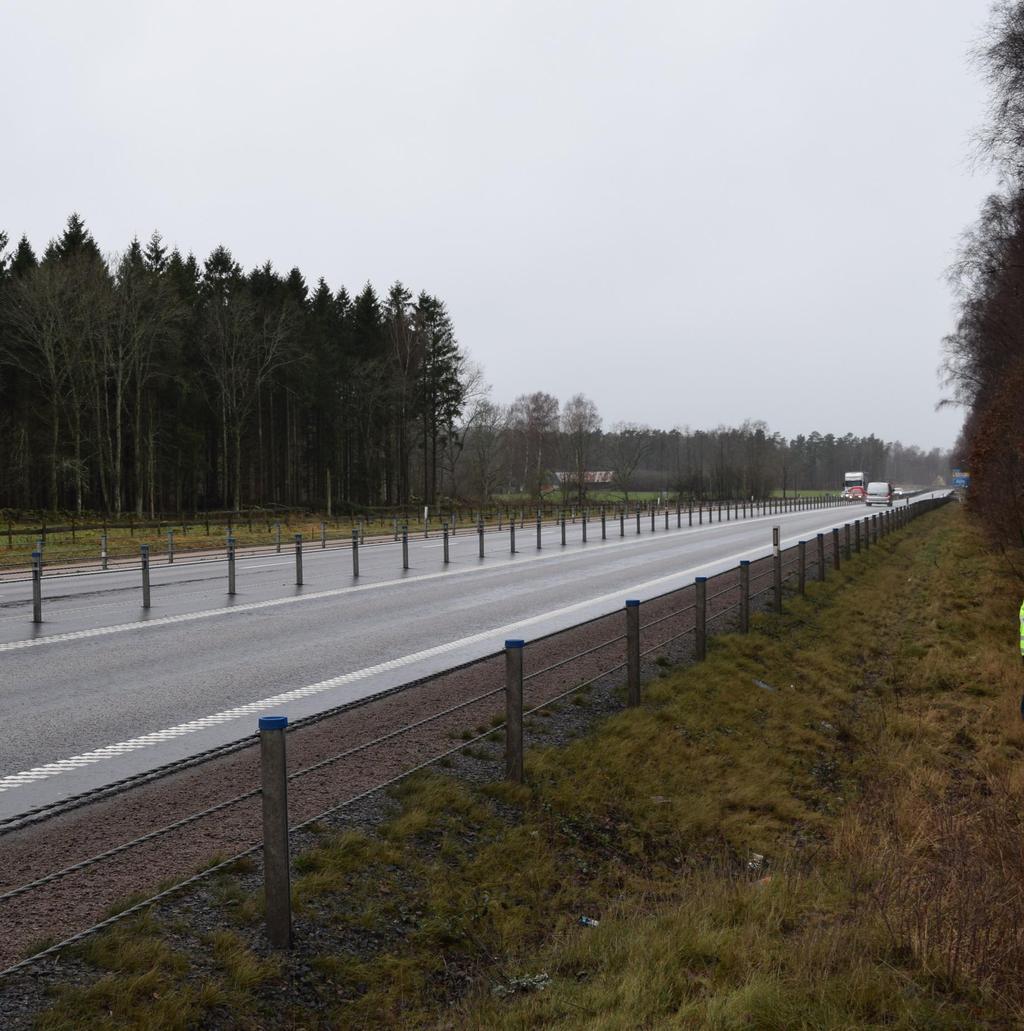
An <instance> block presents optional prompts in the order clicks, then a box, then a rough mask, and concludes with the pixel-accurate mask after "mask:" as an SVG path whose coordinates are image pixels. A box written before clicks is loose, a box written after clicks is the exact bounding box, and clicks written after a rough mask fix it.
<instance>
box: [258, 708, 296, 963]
mask: <svg viewBox="0 0 1024 1031" xmlns="http://www.w3.org/2000/svg"><path fill="white" fill-rule="evenodd" d="M287 726H288V717H287V716H261V717H260V721H259V728H260V786H261V788H262V791H261V792H260V794H261V795H262V801H263V895H264V899H265V901H266V911H267V938H268V940H269V941H270V944H271V946H272V947H273V948H275V949H290V948H291V947H292V889H291V870H290V862H289V855H288V762H287V757H286V754H285V728H286V727H287Z"/></svg>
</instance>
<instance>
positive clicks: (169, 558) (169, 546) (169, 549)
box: [167, 530, 174, 565]
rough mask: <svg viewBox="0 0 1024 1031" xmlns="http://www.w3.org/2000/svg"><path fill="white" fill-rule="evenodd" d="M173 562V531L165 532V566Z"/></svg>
mask: <svg viewBox="0 0 1024 1031" xmlns="http://www.w3.org/2000/svg"><path fill="white" fill-rule="evenodd" d="M173 562H174V531H173V530H168V531H167V564H168V565H171V563H173Z"/></svg>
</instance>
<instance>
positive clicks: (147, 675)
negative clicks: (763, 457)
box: [0, 505, 878, 818]
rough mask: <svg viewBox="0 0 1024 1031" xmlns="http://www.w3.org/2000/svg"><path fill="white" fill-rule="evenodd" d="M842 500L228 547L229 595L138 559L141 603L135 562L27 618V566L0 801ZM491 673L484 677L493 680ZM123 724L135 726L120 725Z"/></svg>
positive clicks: (68, 591) (563, 616) (745, 551)
mask: <svg viewBox="0 0 1024 1031" xmlns="http://www.w3.org/2000/svg"><path fill="white" fill-rule="evenodd" d="M877 511H878V510H877V509H872V510H866V509H865V508H864V506H862V505H856V506H849V507H842V508H827V509H820V510H811V511H804V512H796V513H787V514H776V515H768V516H756V517H753V518H747V519H746V520H741V521H739V522H736V521H732V522H723V523H717V522H716V523H714V524H713V525H707V524H705V525H704V526H702V527H697V526H694V527H693V528H688V527H687V526H686V515H685V513H684V514H683V518H682V522H683V526H682V528H681V529H676V525H675V524H676V517H675V513H674V512H673V513H671V514H670V522H669V525H670V529H669V530H667V531H666V530H665V529H664V519H663V517H662V516H661V515H660V514H659V516H658V518H657V521H656V526H657V529H656V530H655V531H654V532H653V533H652V532H651V527H650V518H649V516H648V517H647V518H646V519H643V520H642V521H641V526H642V533H641V534H640V535H639V536H638V535H637V533H636V523H635V521H632V522H629V521H627V523H626V528H625V532H626V535H625V537H620V536H619V524H618V522H617V521H615V522H612V521H611V520H609V522H608V530H607V532H608V539H607V540H601V527H600V521H599V520H591V522H590V524H589V528H588V531H589V532H588V536H589V540H588V542H587V543H585V544H584V543H583V542H582V540H581V536H582V532H581V531H582V527H581V524H580V523H579V522H577V523H576V525H574V526H573V525H569V526H568V527H567V538H568V543H567V545H566V546H565V547H562V545H561V540H560V532H559V530H558V528H557V527H554V526H546V527H545V528H544V532H543V548H542V549H541V550H539V551H538V550H537V547H536V530H535V527H534V526H533V525H531V524H529V523H527V525H526V527H525V528H523V529H520V530H517V533H516V544H517V554H515V555H512V554H510V546H509V545H510V540H509V531H508V528H507V527H506V529H505V530H504V532H502V533H498V532H491V533H488V534H487V539H486V551H487V555H486V557H485V558H484V559H483V560H481V559H480V558H479V557H478V553H477V549H478V542H477V537H476V534H475V532H472V531H470V532H465V531H460V533H459V535H458V536H457V537H454V538H453V539H452V540H451V542H450V548H451V562H450V563H449V564H448V565H447V566H444V565H442V544H441V540H440V539H439V538H434V537H432V538H430V539H428V540H426V541H424V540H416V541H410V543H409V557H410V568H409V570H408V571H403V569H402V556H401V546H400V545H396V544H392V543H385V544H376V545H369V546H366V547H364V548H362V549H360V574H361V575H360V577H359V579H358V580H355V579H354V578H353V576H352V565H351V553H350V552H349V550H348V549H329V550H326V551H322V550H321V549H320V548H319V545H318V544H314V545H312V546H311V545H310V544H308V543H307V544H306V546H305V548H304V551H303V573H304V585H303V586H301V587H299V586H296V584H295V561H294V555H293V554H292V552H291V549H290V548H287V547H286V548H285V550H284V551H283V553H282V554H281V555H280V556H278V555H274V554H270V555H266V554H263V555H258V556H252V557H240V558H239V559H238V561H237V594H236V595H235V596H234V597H233V598H229V597H228V596H227V594H226V591H227V581H226V562H225V561H223V560H221V561H213V562H210V561H207V562H203V563H193V564H185V563H175V564H174V565H163V564H159V563H157V564H154V565H153V566H152V569H151V580H152V607H151V608H150V609H149V610H148V612H144V611H143V610H142V608H141V605H142V591H141V574H140V572H139V570H138V569H129V570H113V569H112V570H109V571H107V572H104V573H97V574H94V575H85V576H82V575H79V576H59V575H57V576H47V577H46V578H45V580H44V585H43V586H44V589H43V617H44V622H43V624H42V625H40V626H35V625H33V624H32V622H31V616H32V608H31V588H30V585H29V584H28V583H25V582H22V583H7V584H2V585H0V698H2V700H3V715H4V724H5V728H4V734H3V736H2V738H0V742H2V744H0V818H3V817H6V816H10V815H14V814H16V813H19V812H24V811H26V810H28V809H31V808H34V807H36V806H39V805H43V804H49V803H51V802H53V801H56V800H59V799H60V798H63V797H66V796H68V795H70V794H74V793H76V792H79V791H83V790H88V789H90V788H92V787H97V786H100V785H102V784H107V783H110V782H112V781H115V780H118V779H120V778H122V777H125V776H128V775H130V774H134V773H137V772H140V771H143V770H147V769H151V768H153V767H155V766H158V765H161V764H162V763H166V762H169V761H172V760H174V759H177V758H181V757H184V756H187V755H191V754H195V753H196V752H199V751H202V750H204V749H207V748H210V747H213V746H215V745H217V744H221V743H224V742H227V741H232V740H235V739H237V738H239V737H242V736H245V735H247V734H250V733H252V732H253V730H254V729H255V725H256V718H257V716H258V715H259V714H263V713H266V712H275V713H285V714H287V715H288V716H289V717H291V718H293V719H294V718H297V717H299V716H302V715H307V714H310V713H313V712H317V711H322V710H323V709H326V708H330V707H331V706H334V705H338V704H341V703H343V702H346V701H350V700H352V699H355V698H360V697H365V696H366V695H368V694H373V693H376V692H378V691H380V690H382V689H385V688H387V687H391V686H394V685H397V684H401V683H405V682H408V681H410V680H413V679H415V678H417V677H420V676H423V675H425V674H427V673H431V672H435V671H437V670H439V669H444V668H446V667H449V666H452V665H455V664H456V663H459V662H464V661H466V660H468V659H471V658H474V657H477V656H480V655H485V654H488V653H490V652H494V651H497V650H499V649H500V648H501V647H502V644H503V641H504V639H505V638H506V637H523V638H527V639H529V638H531V637H537V636H539V635H541V634H544V633H548V632H550V631H552V630H556V629H560V628H562V627H565V626H569V625H572V624H574V623H578V622H580V621H581V620H584V619H587V618H589V617H591V616H594V615H598V614H600V613H603V612H608V611H611V610H613V609H615V608H617V607H619V606H621V605H622V603H623V602H624V601H625V599H626V598H627V597H638V598H641V599H644V598H649V597H652V596H654V595H657V594H660V593H663V592H665V591H668V590H671V589H673V588H676V587H680V586H683V585H685V584H687V583H689V582H691V581H692V579H693V577H694V576H695V575H712V574H714V573H715V572H718V571H720V570H722V569H725V568H728V567H731V566H734V565H735V564H736V563H737V562H738V561H739V560H740V559H742V558H749V559H753V558H757V557H759V556H761V555H764V554H765V553H767V552H768V551H769V550H770V545H771V528H772V526H773V525H779V526H781V527H782V543H783V546H788V545H789V544H792V543H795V542H796V541H797V540H799V539H807V538H810V537H813V535H814V534H815V533H816V532H818V531H823V530H829V529H831V528H832V527H833V526H841V525H842V524H843V523H844V522H847V521H851V520H852V519H854V518H863V517H864V516H865V515H867V514H868V513H869V512H877ZM496 686H497V685H496ZM140 738H141V740H140Z"/></svg>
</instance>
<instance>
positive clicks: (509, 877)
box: [38, 506, 1024, 1029]
mask: <svg viewBox="0 0 1024 1031" xmlns="http://www.w3.org/2000/svg"><path fill="white" fill-rule="evenodd" d="M1019 590H1020V585H1019V584H1017V583H1014V582H1013V581H1012V580H1011V579H1010V577H1009V576H1008V574H1007V572H1006V570H1005V567H1003V566H1001V565H1000V563H999V561H998V560H997V559H995V558H993V557H992V556H989V555H987V554H985V553H984V551H983V550H982V547H981V543H980V541H979V540H978V538H977V537H976V535H975V534H974V532H973V531H972V530H971V529H970V528H969V527H968V526H967V525H966V523H965V521H964V518H963V514H962V512H961V511H960V510H959V509H958V508H953V507H952V506H951V507H949V508H946V509H944V510H942V511H941V512H939V513H936V514H933V515H931V516H928V517H926V518H924V519H922V520H919V521H917V522H915V523H913V524H912V525H911V526H910V528H909V529H907V530H905V531H902V532H900V533H898V534H895V535H893V536H892V537H890V538H888V539H886V540H885V541H883V542H880V543H879V544H878V545H877V546H876V547H874V548H872V550H871V552H870V553H869V554H868V555H864V556H860V557H858V558H855V559H854V560H853V561H851V562H849V563H846V564H845V565H844V568H843V570H842V572H840V573H839V574H837V575H832V576H830V579H829V581H828V582H827V583H825V584H812V585H809V587H808V597H807V599H806V600H799V599H795V600H793V601H792V602H791V603H790V604H789V606H788V610H787V613H786V614H785V615H784V616H782V617H757V619H756V624H757V625H756V628H755V632H754V633H752V634H751V635H749V636H747V637H741V636H738V635H734V636H728V637H724V638H718V639H715V640H714V641H713V642H712V644H711V647H710V652H709V657H708V660H707V662H706V663H704V664H703V665H702V666H700V667H694V668H691V669H679V670H668V669H665V670H663V674H662V676H661V677H660V678H659V679H657V680H656V681H655V682H653V683H651V684H649V685H648V687H647V688H646V689H645V704H644V706H643V707H642V708H641V709H640V710H634V711H630V712H620V713H618V714H616V715H614V716H612V717H611V718H608V719H605V720H603V721H601V722H599V723H598V724H597V725H596V726H595V727H594V728H593V729H592V730H591V731H590V732H589V733H588V734H587V735H586V736H585V737H582V738H578V739H577V740H575V741H574V742H573V743H570V744H568V745H567V746H561V747H555V746H550V747H546V748H541V749H535V750H533V751H531V752H530V753H529V754H528V756H527V770H528V780H529V784H528V786H527V787H526V788H514V787H509V786H507V785H503V784H500V783H495V782H494V781H493V777H494V774H495V766H496V763H495V758H496V756H497V748H498V746H497V745H496V744H484V745H482V746H481V745H477V746H474V747H472V748H471V749H469V751H470V752H471V753H472V754H471V755H470V756H469V757H468V758H467V759H462V760H459V761H458V762H456V763H454V764H453V766H452V768H451V769H450V770H449V771H447V772H446V771H444V770H443V769H436V768H435V772H433V773H429V774H421V775H419V776H417V777H415V778H412V779H410V780H408V781H406V782H405V783H404V784H403V785H402V786H401V787H400V788H399V789H396V790H395V791H394V792H393V794H392V798H391V801H390V802H389V803H388V805H386V806H384V807H383V811H382V814H381V817H380V819H379V820H378V821H377V823H376V825H375V826H363V827H359V826H354V827H349V828H348V829H342V828H334V829H332V828H331V827H328V826H324V827H322V828H320V829H319V830H318V832H317V835H318V836H317V840H316V841H315V842H314V843H313V847H312V848H310V849H308V850H307V851H305V852H304V853H303V854H301V855H299V856H296V858H295V880H294V882H293V893H294V897H295V901H296V906H297V936H298V942H297V948H296V951H295V953H293V954H292V955H290V956H286V957H281V956H274V955H272V954H269V953H267V951H266V949H265V946H264V945H263V944H262V932H261V916H260V907H261V903H260V898H259V894H258V892H257V890H256V888H255V884H254V881H253V875H252V873H251V871H248V870H246V869H244V868H243V869H240V870H237V871H236V872H235V873H234V874H232V875H230V876H224V877H222V878H220V880H219V881H218V883H217V885H216V887H215V889H214V890H213V892H212V895H211V897H209V898H204V900H203V902H202V904H201V908H191V909H190V908H189V907H188V906H184V907H183V908H181V909H179V911H178V912H177V913H176V914H175V912H174V910H173V907H171V908H168V909H167V910H164V911H160V912H154V913H151V914H150V915H145V916H142V917H139V918H135V919H134V920H133V921H132V922H129V923H126V924H125V925H123V926H121V927H120V928H117V929H116V930H114V931H111V932H108V933H107V934H105V935H102V936H100V937H98V938H95V939H93V940H91V941H89V942H87V943H85V944H84V945H83V946H81V947H80V949H79V951H78V957H77V959H76V960H74V961H72V963H71V967H70V970H71V973H70V974H69V975H68V976H69V977H70V978H71V979H70V980H69V981H68V982H67V983H66V985H65V987H63V988H61V989H60V990H59V991H58V992H57V994H56V995H55V996H54V997H53V1003H52V1006H51V1008H50V1009H49V1011H48V1012H47V1013H46V1014H45V1015H44V1016H43V1017H42V1019H41V1021H40V1022H39V1024H38V1026H40V1027H45V1028H71V1027H80V1026H83V1024H85V1025H87V1026H94V1027H111V1028H113V1027H118V1028H120V1027H147V1028H150V1027H154V1028H155V1027H166V1028H171V1027H182V1028H184V1027H189V1026H195V1025H197V1024H201V1025H202V1026H204V1027H242V1028H256V1027H271V1026H273V1027H290V1028H297V1027H336V1026H359V1027H394V1026H403V1027H420V1026H422V1027H428V1026H429V1027H433V1026H438V1025H440V1026H456V1027H488V1028H491V1027H497V1028H502V1027H508V1028H523V1027H533V1026H553V1027H565V1028H577V1027H579V1028H582V1027H608V1028H613V1027H614V1028H618V1027H623V1028H625V1027H636V1026H661V1025H663V1024H671V1025H673V1026H680V1027H694V1028H697V1027H700V1028H705V1027H707V1028H723V1029H724V1028H734V1027H735V1028H738V1027H759V1028H761V1027H764V1028H779V1029H782V1028H791V1027H800V1026H804V1027H825V1026H828V1027H833V1026H842V1027H854V1026H856V1027H881V1026H886V1027H904V1028H911V1027H915V1028H918V1027H928V1028H962V1027H968V1026H970V1027H1006V1026H1011V1025H1013V1024H1015V1023H1016V1022H1018V1021H1019V1020H1020V1018H1021V1016H1022V1014H1024V981H1022V977H1021V974H1020V971H1021V969H1022V959H1024V956H1022V955H1021V952H1022V948H1024V946H1022V944H1021V942H1022V938H1024V935H1022V929H1024V902H1021V898H1022V897H1024V892H1022V891H1021V888H1022V887H1024V883H1022V882H1024V871H1022V870H1021V865H1020V863H1019V862H1017V861H1016V858H1015V857H1016V856H1017V854H1018V851H1019V848H1018V842H1019V833H1020V830H1019V825H1018V824H1019V817H1018V815H1017V814H1018V813H1019V812H1020V811H1021V808H1022V802H1024V776H1022V774H1021V772H1020V756H1021V752H1022V751H1024V731H1022V728H1021V722H1020V719H1019V715H1018V712H1017V703H1018V700H1019V695H1020V691H1021V673H1020V668H1019V662H1020V660H1019V659H1018V658H1017V657H1016V655H1015V632H1016V622H1015V617H1016V608H1017V605H1018V604H1019ZM897 612H898V613H899V617H898V618H896V615H895V614H896V613H897ZM579 698H580V703H581V704H580V705H579V706H575V705H569V706H566V707H565V712H566V714H568V713H570V712H574V711H576V710H579V711H581V712H585V711H586V710H587V707H588V705H589V704H590V701H589V699H588V696H587V695H586V694H583V695H581V696H579ZM562 718H564V716H563V715H560V714H559V713H557V712H556V713H554V714H553V715H552V716H550V717H549V719H550V720H551V722H552V723H555V722H557V721H558V720H559V719H562ZM475 730H476V728H472V729H470V731H469V732H470V733H474V732H475ZM474 763H475V764H476V765H474ZM474 770H475V771H476V772H475V773H474ZM371 823H372V821H371ZM1004 857H1005V858H1004ZM200 913H201V914H202V915H201V916H200ZM583 915H585V916H588V917H591V918H593V919H595V920H597V921H599V926H596V927H594V926H590V927H587V926H580V924H579V917H580V916H583ZM211 922H212V923H213V924H214V925H215V926H217V927H219V928H220V929H219V930H211V929H210V926H211Z"/></svg>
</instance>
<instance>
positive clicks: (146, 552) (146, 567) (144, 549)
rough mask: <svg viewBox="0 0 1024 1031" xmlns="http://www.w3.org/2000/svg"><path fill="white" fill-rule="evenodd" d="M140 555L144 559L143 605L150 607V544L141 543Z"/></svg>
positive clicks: (145, 607)
mask: <svg viewBox="0 0 1024 1031" xmlns="http://www.w3.org/2000/svg"><path fill="white" fill-rule="evenodd" d="M139 555H140V557H141V559H142V607H143V608H144V609H148V608H149V602H150V596H149V545H148V544H140V545H139Z"/></svg>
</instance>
